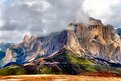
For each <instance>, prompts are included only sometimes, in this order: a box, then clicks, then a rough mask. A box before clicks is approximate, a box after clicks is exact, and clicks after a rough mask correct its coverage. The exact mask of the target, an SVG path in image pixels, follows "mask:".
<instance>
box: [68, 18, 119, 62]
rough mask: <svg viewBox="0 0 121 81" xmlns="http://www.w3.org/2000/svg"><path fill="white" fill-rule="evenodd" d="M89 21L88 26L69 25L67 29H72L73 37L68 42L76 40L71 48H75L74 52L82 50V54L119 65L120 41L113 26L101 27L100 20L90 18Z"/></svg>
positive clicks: (79, 24) (81, 24) (80, 24)
mask: <svg viewBox="0 0 121 81" xmlns="http://www.w3.org/2000/svg"><path fill="white" fill-rule="evenodd" d="M89 21H90V23H88V25H85V24H83V23H71V24H70V25H69V29H73V30H71V32H73V36H72V35H71V36H72V39H71V40H70V41H73V40H74V39H75V38H76V40H75V41H73V43H71V46H77V49H76V50H79V49H80V48H81V49H83V51H84V52H83V54H91V55H92V56H94V57H98V58H101V59H105V60H107V61H111V62H118V63H120V62H121V39H120V36H119V35H118V34H117V33H116V32H115V30H114V28H113V26H111V25H103V24H102V22H101V21H100V20H96V19H93V18H90V20H89ZM70 27H71V28H70ZM69 39H70V38H69ZM75 42H76V44H75ZM78 43H79V44H78ZM72 49H75V47H73V48H72ZM80 54H81V53H80ZM83 54H82V55H83Z"/></svg>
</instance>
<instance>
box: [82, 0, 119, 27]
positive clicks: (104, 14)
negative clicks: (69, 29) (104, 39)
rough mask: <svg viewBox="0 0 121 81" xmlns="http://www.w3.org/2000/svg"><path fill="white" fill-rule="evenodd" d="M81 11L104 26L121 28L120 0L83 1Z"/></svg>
mask: <svg viewBox="0 0 121 81" xmlns="http://www.w3.org/2000/svg"><path fill="white" fill-rule="evenodd" d="M83 10H84V12H85V13H87V14H89V16H92V17H94V18H97V19H101V20H102V21H103V22H104V23H105V24H112V25H114V26H115V27H121V22H120V21H121V1H120V0H84V2H83Z"/></svg>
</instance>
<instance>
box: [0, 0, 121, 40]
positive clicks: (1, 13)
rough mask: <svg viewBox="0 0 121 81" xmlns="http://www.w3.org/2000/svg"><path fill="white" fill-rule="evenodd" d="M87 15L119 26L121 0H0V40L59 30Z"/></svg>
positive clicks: (19, 38) (84, 18) (86, 18)
mask: <svg viewBox="0 0 121 81" xmlns="http://www.w3.org/2000/svg"><path fill="white" fill-rule="evenodd" d="M88 16H91V17H94V18H96V19H100V20H102V22H103V23H104V24H112V25H113V26H114V27H121V24H120V23H121V22H120V21H121V0H0V42H20V41H22V38H23V36H24V35H25V34H28V35H38V36H41V35H48V34H50V33H52V32H56V31H62V30H64V29H66V28H67V25H68V24H69V23H70V22H73V21H75V22H88Z"/></svg>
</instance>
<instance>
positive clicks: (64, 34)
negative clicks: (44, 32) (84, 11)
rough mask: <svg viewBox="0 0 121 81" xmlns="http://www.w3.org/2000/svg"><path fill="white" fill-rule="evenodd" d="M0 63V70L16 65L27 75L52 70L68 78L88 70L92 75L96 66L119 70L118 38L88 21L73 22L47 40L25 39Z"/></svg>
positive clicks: (96, 22)
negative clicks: (22, 68)
mask: <svg viewBox="0 0 121 81" xmlns="http://www.w3.org/2000/svg"><path fill="white" fill-rule="evenodd" d="M1 61H2V64H1V66H2V67H6V66H11V65H14V64H17V65H22V67H24V68H25V69H26V68H29V69H26V70H27V72H30V71H28V70H30V69H31V68H32V67H33V68H35V69H34V70H35V71H37V69H38V68H39V69H40V68H41V70H42V69H43V68H42V67H44V68H46V69H48V67H49V68H51V70H52V68H54V69H55V68H56V70H58V71H62V72H63V73H68V74H79V73H80V72H82V71H83V70H84V71H90V69H89V68H91V70H93V71H94V70H95V69H94V68H96V67H97V65H104V66H108V68H110V69H112V68H111V67H121V64H120V63H121V38H120V36H119V35H118V33H117V32H116V30H115V29H114V27H113V26H112V25H104V24H103V23H102V22H101V20H97V19H94V18H91V17H90V18H89V22H88V23H86V24H85V23H74V22H73V23H70V24H69V25H68V27H67V30H63V31H61V32H53V33H51V34H50V35H48V36H28V35H25V37H24V38H23V41H22V42H21V43H19V44H14V45H12V46H11V47H9V48H8V49H7V50H6V54H5V56H4V57H3V58H2V60H1ZM83 62H84V63H83ZM44 65H45V66H46V67H45V66H44ZM85 65H88V66H89V67H87V66H85ZM90 65H91V66H90ZM94 65H96V66H94ZM104 66H103V67H104ZM30 67H31V68H30ZM69 67H70V69H69V71H68V68H69ZM84 67H85V68H86V69H84ZM92 67H93V68H92ZM99 67H100V66H99ZM101 67H102V66H101ZM106 68H107V67H106ZM32 70H33V69H32ZM49 70H50V69H49ZM97 70H98V69H96V71H97ZM101 71H102V70H101ZM106 71H107V70H106ZM31 72H32V71H31ZM41 72H42V71H41ZM52 72H53V71H52Z"/></svg>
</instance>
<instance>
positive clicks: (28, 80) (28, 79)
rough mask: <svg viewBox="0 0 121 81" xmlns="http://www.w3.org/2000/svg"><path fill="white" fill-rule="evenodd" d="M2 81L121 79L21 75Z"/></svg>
mask: <svg viewBox="0 0 121 81" xmlns="http://www.w3.org/2000/svg"><path fill="white" fill-rule="evenodd" d="M0 81H121V77H98V76H72V75H21V76H2V77H0Z"/></svg>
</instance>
